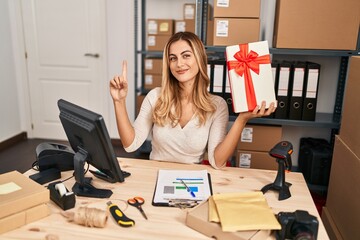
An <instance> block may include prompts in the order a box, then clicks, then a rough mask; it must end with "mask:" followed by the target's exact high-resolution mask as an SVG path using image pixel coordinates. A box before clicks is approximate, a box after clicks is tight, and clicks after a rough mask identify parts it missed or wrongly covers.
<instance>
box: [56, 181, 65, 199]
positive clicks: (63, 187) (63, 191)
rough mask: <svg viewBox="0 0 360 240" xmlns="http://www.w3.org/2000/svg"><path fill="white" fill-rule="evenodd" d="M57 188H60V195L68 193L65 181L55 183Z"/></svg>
mask: <svg viewBox="0 0 360 240" xmlns="http://www.w3.org/2000/svg"><path fill="white" fill-rule="evenodd" d="M55 189H56V190H58V192H59V194H60V197H62V196H64V195H65V194H66V192H67V191H66V187H65V185H64V184H63V183H58V184H56V185H55Z"/></svg>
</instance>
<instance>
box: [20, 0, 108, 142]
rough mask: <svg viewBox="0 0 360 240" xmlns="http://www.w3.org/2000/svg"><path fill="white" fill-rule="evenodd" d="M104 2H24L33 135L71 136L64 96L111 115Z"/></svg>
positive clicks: (77, 0)
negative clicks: (62, 108)
mask: <svg viewBox="0 0 360 240" xmlns="http://www.w3.org/2000/svg"><path fill="white" fill-rule="evenodd" d="M104 2H105V1H102V0H91V1H88V0H76V1H73V0H52V1H47V0H22V2H21V4H22V14H23V25H24V35H25V45H26V52H27V67H28V81H29V91H30V94H29V95H30V102H31V103H30V105H31V112H32V113H31V115H32V125H33V134H32V135H33V137H35V138H48V139H66V137H65V133H64V130H63V128H62V125H61V123H60V121H59V110H58V107H57V101H58V99H60V98H62V99H65V100H68V101H70V102H73V103H75V104H77V105H80V106H82V107H85V108H88V109H90V110H92V111H94V112H97V113H100V114H102V115H103V116H104V115H106V116H104V118H105V119H107V115H108V113H107V110H106V109H107V107H106V99H107V98H106V97H107V96H108V90H107V89H108V81H107V79H106V70H105V69H106V68H105V67H106V63H105V61H106V56H105V52H106V51H105V49H106V47H105V43H106V40H105V3H104Z"/></svg>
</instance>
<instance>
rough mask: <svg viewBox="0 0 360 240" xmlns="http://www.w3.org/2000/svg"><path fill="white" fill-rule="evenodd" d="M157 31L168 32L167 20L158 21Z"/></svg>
mask: <svg viewBox="0 0 360 240" xmlns="http://www.w3.org/2000/svg"><path fill="white" fill-rule="evenodd" d="M159 31H160V32H168V31H169V23H167V22H163V23H160V28H159Z"/></svg>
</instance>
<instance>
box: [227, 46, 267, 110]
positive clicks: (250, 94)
mask: <svg viewBox="0 0 360 240" xmlns="http://www.w3.org/2000/svg"><path fill="white" fill-rule="evenodd" d="M239 47H240V51H238V52H236V53H235V54H234V58H235V59H236V60H237V61H228V62H227V66H228V70H229V71H230V70H231V69H235V72H236V73H237V74H238V75H239V76H241V77H242V76H243V75H244V81H245V91H246V101H247V104H248V109H249V111H252V110H254V109H255V107H256V105H257V103H256V97H255V90H254V85H253V82H252V77H251V74H250V70H252V71H253V72H255V73H256V74H258V75H259V72H260V64H267V63H270V55H269V54H267V55H263V56H259V54H258V53H257V52H255V51H253V50H251V51H250V52H249V53H248V51H249V50H248V49H249V45H248V44H240V45H239Z"/></svg>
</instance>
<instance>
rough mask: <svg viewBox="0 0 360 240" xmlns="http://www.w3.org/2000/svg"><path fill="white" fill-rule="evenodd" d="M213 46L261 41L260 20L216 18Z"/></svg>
mask: <svg viewBox="0 0 360 240" xmlns="http://www.w3.org/2000/svg"><path fill="white" fill-rule="evenodd" d="M213 36H214V37H213V39H214V40H213V44H214V45H215V46H228V45H235V44H240V43H249V42H257V41H259V36H260V20H259V19H255V18H214V35H213Z"/></svg>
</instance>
